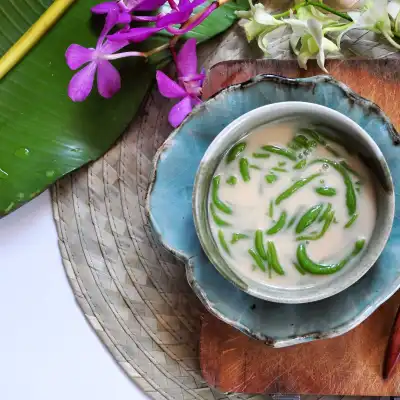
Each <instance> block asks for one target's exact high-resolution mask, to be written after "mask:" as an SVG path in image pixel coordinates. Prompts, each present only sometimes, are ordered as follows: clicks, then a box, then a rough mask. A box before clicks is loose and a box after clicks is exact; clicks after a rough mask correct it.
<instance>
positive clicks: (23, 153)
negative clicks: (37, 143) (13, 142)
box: [14, 147, 30, 158]
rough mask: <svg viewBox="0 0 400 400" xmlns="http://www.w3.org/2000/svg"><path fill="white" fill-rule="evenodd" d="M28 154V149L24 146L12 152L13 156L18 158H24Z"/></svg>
mask: <svg viewBox="0 0 400 400" xmlns="http://www.w3.org/2000/svg"><path fill="white" fill-rule="evenodd" d="M29 154H30V151H29V149H27V148H25V147H20V148H19V149H17V150H16V151H15V153H14V155H15V156H17V157H19V158H26V157H28V156H29Z"/></svg>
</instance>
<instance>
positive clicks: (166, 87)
mask: <svg viewBox="0 0 400 400" xmlns="http://www.w3.org/2000/svg"><path fill="white" fill-rule="evenodd" d="M176 69H177V72H178V83H177V82H175V81H173V80H172V79H171V78H169V77H168V76H167V75H166V74H164V72H162V71H157V75H156V78H157V84H158V90H159V91H160V93H161V94H162V95H163V96H164V97H167V98H169V99H175V98H180V99H182V100H181V101H179V103H177V104H175V105H174V106H173V107H172V108H171V111H170V112H169V115H168V121H169V123H170V124H171V125H172V126H173V127H174V128H176V127H177V126H178V125H179V124H180V123H181V122H182V121H183V120H184V119H185V117H186V116H187V115H188V114H189V113H190V112H191V111H192V109H193V107H194V106H196V105H197V104H200V103H201V99H200V95H201V90H202V89H201V88H202V86H203V82H204V79H205V73H204V71H202V72H201V73H200V74H199V73H197V56H196V39H189V40H188V41H187V42H186V43H185V44H184V45H183V47H182V49H181V51H180V52H179V53H178V55H177V57H176Z"/></svg>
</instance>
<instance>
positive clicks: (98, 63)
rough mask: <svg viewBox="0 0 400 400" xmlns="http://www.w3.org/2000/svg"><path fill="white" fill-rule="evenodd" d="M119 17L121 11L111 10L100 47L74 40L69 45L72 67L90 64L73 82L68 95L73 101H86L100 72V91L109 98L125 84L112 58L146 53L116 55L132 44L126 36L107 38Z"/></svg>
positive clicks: (67, 53) (67, 52)
mask: <svg viewBox="0 0 400 400" xmlns="http://www.w3.org/2000/svg"><path fill="white" fill-rule="evenodd" d="M118 18H119V16H118V12H117V11H115V10H110V12H109V13H108V14H107V17H106V22H105V25H104V28H103V30H102V32H101V34H100V37H99V39H98V41H97V45H96V48H86V47H82V46H80V45H78V44H72V45H71V46H69V47H68V49H67V51H66V53H65V58H66V61H67V65H68V67H69V68H70V69H72V70H76V69H78V68H80V67H81V66H82V65H84V64H87V65H86V66H85V67H84V68H82V69H81V70H80V71H79V72H77V73H76V74H75V75H74V76H73V77H72V79H71V81H70V83H69V86H68V96H69V97H70V98H71V99H72V100H73V101H76V102H78V101H83V100H85V99H86V98H87V97H88V96H89V94H90V92H91V91H92V88H93V82H94V78H95V75H96V72H97V88H98V91H99V93H100V95H101V96H103V97H105V98H110V97H112V96H113V95H114V94H115V93H116V92H118V91H119V90H120V88H121V77H120V75H119V72H118V71H117V69H116V68H115V67H114V66H113V65H112V64H111V63H110V62H109V61H108V60H110V59H116V58H122V57H127V56H130V57H132V56H142V53H139V52H129V53H120V54H116V55H113V53H115V52H117V51H118V50H120V49H122V48H123V47H125V46H127V45H128V44H129V42H128V41H126V40H125V41H120V42H111V41H109V40H107V39H106V36H107V34H108V32H110V30H111V29H112V28H113V27H114V26H115V25H116V23H117V21H118Z"/></svg>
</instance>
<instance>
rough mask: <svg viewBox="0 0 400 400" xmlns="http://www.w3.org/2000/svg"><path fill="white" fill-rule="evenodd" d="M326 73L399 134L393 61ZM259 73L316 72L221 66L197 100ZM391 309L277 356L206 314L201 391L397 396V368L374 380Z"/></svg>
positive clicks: (398, 87)
mask: <svg viewBox="0 0 400 400" xmlns="http://www.w3.org/2000/svg"><path fill="white" fill-rule="evenodd" d="M327 67H328V70H329V71H330V73H331V75H333V76H334V77H335V78H336V79H338V80H340V81H342V82H344V83H345V84H347V85H348V86H350V87H351V88H352V89H353V90H354V91H356V92H358V93H359V94H361V95H362V96H364V97H367V98H369V99H371V100H373V101H374V102H375V103H377V104H378V105H379V106H380V107H381V108H382V109H383V110H384V111H385V113H386V114H387V115H388V116H389V117H390V118H391V119H392V122H393V123H394V124H395V126H396V127H397V129H398V130H399V128H400V111H399V106H398V104H399V102H400V64H399V62H398V61H396V60H370V61H365V60H363V61H361V60H347V61H338V60H335V61H333V60H332V61H328V63H327ZM261 73H271V74H278V75H284V76H288V77H306V76H312V75H317V74H319V73H320V72H319V70H318V69H317V68H316V66H311V67H310V69H309V70H308V71H303V70H300V69H298V67H297V63H296V61H275V60H251V61H233V62H223V63H220V64H217V65H216V66H214V67H213V68H212V69H211V72H210V74H209V76H208V80H207V82H206V85H205V88H204V96H205V97H206V98H207V97H209V96H211V95H212V94H214V93H216V92H218V91H219V90H221V89H222V88H224V87H226V86H229V85H231V84H235V83H239V82H244V81H246V80H248V79H250V78H251V77H252V76H255V75H257V74H261ZM399 304H400V292H398V293H397V294H396V295H395V296H393V297H392V298H391V299H390V300H389V301H388V302H387V303H385V304H384V305H383V306H382V307H380V308H379V309H378V310H377V311H376V312H375V313H374V314H373V315H372V316H371V317H370V318H368V319H367V320H366V321H365V322H364V323H363V324H361V325H360V326H358V327H357V328H356V329H354V330H352V331H350V332H349V333H347V334H345V335H342V336H340V337H337V338H334V339H328V340H321V341H316V342H313V343H308V344H302V345H298V346H294V347H289V348H284V349H272V348H270V347H267V346H266V345H265V344H263V343H262V342H259V341H257V340H254V339H251V338H249V337H247V336H245V335H244V334H242V333H240V332H238V331H236V330H235V329H234V328H232V327H230V326H229V325H226V324H225V323H223V322H221V321H220V320H218V319H217V318H215V317H214V316H212V315H211V314H206V315H205V316H204V319H203V325H202V331H201V339H200V361H201V368H202V372H203V376H204V378H205V379H206V380H207V382H208V383H209V385H211V386H214V387H217V388H218V389H219V390H221V391H223V392H242V393H302V394H335V395H359V396H361V395H363V396H395V395H400V367H398V368H396V369H395V371H394V372H393V375H392V377H391V378H390V379H389V380H387V381H384V380H383V379H382V378H381V375H382V366H383V360H384V354H385V348H386V345H387V341H388V337H389V334H390V330H391V327H392V323H393V319H394V317H395V315H396V311H397V308H398V306H399Z"/></svg>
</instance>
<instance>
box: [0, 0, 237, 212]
mask: <svg viewBox="0 0 400 400" xmlns="http://www.w3.org/2000/svg"><path fill="white" fill-rule="evenodd" d="M240 1H241V2H240V3H236V2H232V3H230V4H226V5H225V6H223V7H221V8H220V9H218V10H216V11H215V12H214V13H213V14H212V15H211V16H210V17H209V18H208V19H207V20H206V21H205V22H204V24H202V26H199V27H198V28H197V29H196V31H195V32H193V33H192V34H191V35H190V36H192V37H196V38H198V39H199V40H200V41H204V40H207V39H208V38H210V37H212V36H215V35H216V34H218V33H220V32H222V31H223V30H225V29H226V28H228V27H229V26H230V25H231V24H232V23H233V22H234V21H235V18H236V17H235V14H234V11H235V10H237V9H242V8H243V7H244V3H243V1H244V0H240ZM99 2H100V1H95V0H79V1H77V2H76V3H75V4H74V5H73V6H72V7H71V8H70V10H69V11H67V13H66V14H65V15H64V16H63V17H62V18H61V19H60V20H59V21H58V22H57V24H56V25H55V26H54V28H52V29H51V30H50V31H49V32H48V33H47V34H46V35H45V37H44V38H42V40H41V41H40V42H39V44H38V45H37V46H36V47H34V48H33V50H31V51H30V52H29V53H28V54H27V55H26V56H25V57H24V58H23V60H22V61H21V62H20V63H19V64H18V65H17V66H15V67H14V68H13V69H12V70H11V71H10V72H9V73H8V74H7V75H6V76H5V77H4V78H3V79H2V80H1V81H0V141H1V144H0V215H5V214H7V213H8V212H10V211H12V210H13V209H15V208H17V207H18V206H20V205H21V204H23V203H24V202H26V201H29V200H30V199H31V198H33V197H35V196H36V195H37V194H38V193H40V192H41V191H43V190H44V189H46V188H47V187H48V186H49V185H50V184H52V183H53V182H55V181H56V180H57V179H59V178H60V177H62V176H64V175H65V174H67V173H69V172H71V171H73V170H75V169H77V168H79V167H81V166H82V165H84V164H86V163H87V162H89V161H91V160H95V159H97V158H98V157H100V156H101V155H102V154H104V153H105V152H106V151H107V150H108V149H109V148H110V147H111V145H112V144H113V143H114V142H115V140H116V139H117V138H118V137H119V136H120V135H121V133H122V132H123V131H124V129H125V128H126V126H127V125H128V123H129V122H130V121H131V120H132V117H133V116H134V115H135V113H136V112H137V111H138V109H139V107H140V104H141V103H142V101H143V99H144V97H145V95H146V93H147V91H148V90H149V88H150V87H151V85H152V82H153V79H154V72H155V69H154V67H153V66H151V65H150V64H148V63H147V64H146V63H145V62H144V61H143V60H142V59H129V60H120V61H119V62H118V63H114V65H116V66H117V68H118V69H119V70H120V72H121V76H122V81H123V85H122V90H121V91H120V92H119V93H118V94H117V95H115V96H114V97H113V98H112V99H110V100H106V99H103V98H101V97H100V96H99V95H98V94H97V93H96V90H93V93H92V94H91V96H90V97H89V98H88V99H87V100H86V101H85V102H83V103H73V102H72V101H71V100H70V99H69V98H68V96H67V86H68V83H69V80H70V79H71V77H72V76H73V74H74V72H72V71H70V70H69V68H68V67H67V65H66V64H65V58H64V53H65V50H66V49H67V47H68V46H69V45H70V44H71V43H78V44H81V45H82V46H86V47H94V46H95V44H96V41H97V34H98V30H97V31H95V29H94V27H93V26H94V24H93V19H92V18H91V13H90V8H91V7H92V6H93V5H94V4H97V3H99ZM50 3H51V1H50V0H25V1H24V2H20V1H17V0H2V1H1V5H0V54H4V53H5V52H6V51H7V49H9V48H10V46H11V45H12V44H13V43H14V42H15V41H16V40H18V39H19V37H21V36H22V34H23V33H24V31H26V29H27V28H28V27H29V25H31V24H33V23H34V22H35V21H36V20H37V19H38V18H39V16H40V14H41V13H42V12H43V11H44V8H45V7H46V6H49V5H50ZM17 4H18V5H17ZM168 40H169V36H168V35H158V36H157V37H154V38H152V39H151V40H150V41H149V43H148V44H147V46H149V47H154V45H155V44H156V43H157V42H159V43H160V44H162V43H166V42H167V41H168ZM166 56H168V53H165V54H164V56H163V57H166ZM163 57H159V59H158V60H157V62H160V61H162V58H163ZM151 134H152V132H149V135H151Z"/></svg>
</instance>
